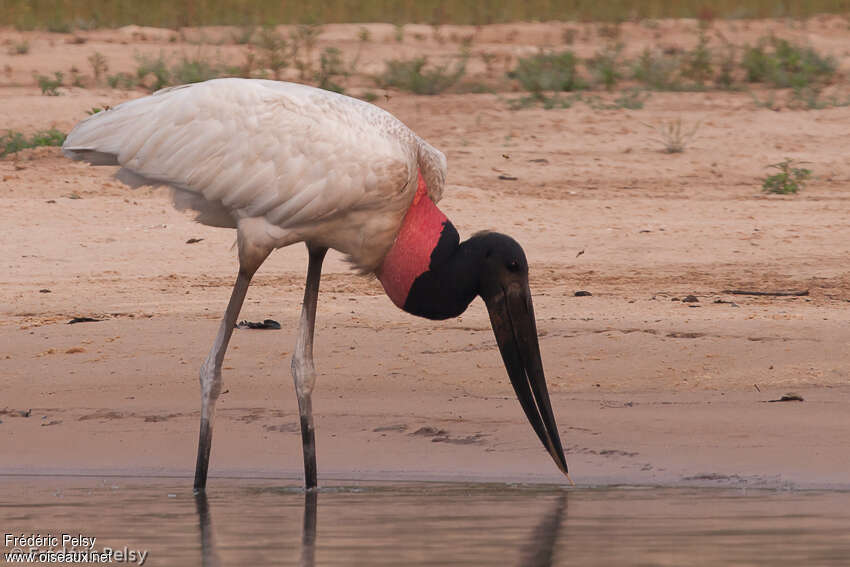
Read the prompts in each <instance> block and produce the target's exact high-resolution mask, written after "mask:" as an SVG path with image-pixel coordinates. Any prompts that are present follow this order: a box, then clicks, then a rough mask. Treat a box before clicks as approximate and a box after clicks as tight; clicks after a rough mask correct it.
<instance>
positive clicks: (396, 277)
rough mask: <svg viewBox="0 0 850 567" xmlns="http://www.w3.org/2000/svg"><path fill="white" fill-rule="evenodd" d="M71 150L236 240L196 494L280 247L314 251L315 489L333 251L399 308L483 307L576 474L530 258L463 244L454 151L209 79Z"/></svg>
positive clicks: (300, 374) (533, 416)
mask: <svg viewBox="0 0 850 567" xmlns="http://www.w3.org/2000/svg"><path fill="white" fill-rule="evenodd" d="M62 150H63V152H64V154H65V155H66V156H68V157H70V158H72V159H75V160H85V161H87V162H89V163H91V164H94V165H118V166H120V169H119V170H118V171H117V173H116V176H117V177H118V178H119V179H120V180H122V181H124V182H125V183H127V184H128V185H130V186H140V185H150V186H159V185H165V186H168V187H170V188H171V190H172V196H173V201H174V204H175V206H176V207H177V208H179V209H181V210H186V209H189V210H192V211H194V212H196V213H197V216H196V220H197V221H199V222H201V223H203V224H206V225H210V226H217V227H226V228H234V229H236V234H237V245H238V258H239V271H238V275H237V277H236V283H235V285H234V287H233V292H232V294H231V297H230V301H229V303H228V305H227V309H226V310H225V313H224V317H223V318H222V321H221V325H220V327H219V330H218V334H217V335H216V338H215V341H214V343H213V346H212V349H211V350H210V353H209V356H208V357H207V359H206V361H205V362H204V363H203V365H202V366H201V370H200V383H201V425H200V435H199V441H198V457H197V464H196V468H195V481H194V488H195V491H196V492H199V491H203V490H204V489H205V487H206V480H207V469H208V465H209V455H210V447H211V444H212V430H213V417H214V411H215V403H216V400H217V398H218V396H219V394H220V392H221V366H222V362H223V360H224V355H225V351H226V350H227V345H228V342H229V341H230V337H231V334H232V333H233V329H234V327H235V325H236V320H237V317H238V314H239V311H240V308H241V306H242V303H243V300H244V299H245V294H246V292H247V290H248V286H249V283H250V281H251V278H252V276H253V275H254V273H255V272H256V271H257V269H258V268H259V267H260V265H261V264H262V263H263V261H264V260H265V259H266V258H267V257H268V255H269V254H270V253H271V252H272V251H273V250H275V249H277V248H281V247H284V246H289V245H290V244H294V243H296V242H304V243H305V244H306V245H307V250H308V255H309V263H308V268H307V280H306V286H305V290H304V301H303V304H302V311H301V318H300V322H299V324H298V331H297V339H296V346H295V351H294V354H293V357H292V375H293V378H294V381H295V391H296V394H297V396H298V407H299V414H300V420H301V435H302V445H303V455H304V471H305V485H306V488H307V489H308V490H309V489H312V488H315V487H316V485H317V483H316V448H315V435H314V423H313V413H312V392H313V386H314V384H315V376H316V372H315V369H314V365H313V329H314V326H315V321H316V303H317V299H318V293H319V280H320V277H321V268H322V261H323V259H324V257H325V253H326V252H327V250H328V249H329V248H333V249H335V250H338V251H340V252H342V253H344V254H346V255H347V257H348V260H349V261H350V262H351V264H352V265H353V267H354V268H355V269H357V270H358V271H359V272H360V273H362V274H374V275H376V276H377V278H378V280H380V282H381V284H382V285H383V287H384V290H385V291H386V293H387V295H388V296H389V298H390V299H391V300H392V301H393V303H395V305H397V306H398V307H400V308H401V309H403V310H404V311H407V312H408V313H411V314H413V315H418V316H420V317H426V318H428V319H448V318H451V317H456V316H458V315H460V314H461V313H463V312H464V311H465V310H466V308H467V306H468V305H469V304H470V303H471V302H472V300H473V299H474V298H475V297H477V296H480V297H481V298H482V299H483V300H484V303H485V304H486V306H487V310H488V312H489V315H490V321H491V323H492V326H493V331H494V333H495V336H496V341H497V343H498V346H499V350H500V352H501V355H502V359H503V361H504V364H505V367H506V369H507V372H508V375H509V377H510V381H511V384H512V385H513V387H514V390H515V392H516V395H517V397H518V398H519V401H520V404H521V405H522V409H523V410H524V411H525V415H526V416H527V418H528V420H529V422H530V423H531V426H532V427H533V428H534V431H535V433H536V434H537V436H538V437H539V438H540V441H541V442H542V443H543V445H544V447H545V448H546V450H547V451H548V452H549V453H550V454H551V456H552V458H553V459H554V460H555V463H556V464H557V466H558V468H559V469H560V470H561V471H563V473H564V474H567V463H566V459H565V457H564V451H563V448H562V446H561V440H560V437H559V435H558V429H557V426H556V424H555V418H554V416H553V413H552V408H551V405H550V401H549V394H548V391H547V388H546V381H545V378H544V374H543V364H542V361H541V358H540V350H539V345H538V340H537V329H536V322H535V319H534V309H533V306H532V300H531V292H530V290H529V286H528V262H527V261H526V257H525V253H524V252H523V249H522V247H520V245H519V244H518V243H517V242H516V241H515V240H513V239H512V238H510V237H508V236H505V235H503V234H498V233H495V232H481V233H478V234H475V235H473V236H472V237H471V238H469V239H468V240H466V241H464V242H460V239H459V236H458V232H457V230H456V229H455V227H454V226H453V225H452V223H451V222H450V221H449V220H448V219H447V218H446V216H445V215H444V214H443V213H442V212H441V211H440V209H438V208H437V206H436V203H437V202H438V201H439V199H440V197H441V196H442V193H443V187H444V185H445V180H446V158H445V156H444V155H443V153H442V152H440V151H438V150H437V149H435V148H434V147H432V146H431V145H429V144H428V143H427V142H425V141H424V140H423V139H422V138H420V137H419V136H417V135H416V134H415V133H414V132H413V131H412V130H410V129H409V128H408V127H407V126H405V125H404V124H403V123H402V122H401V121H400V120H398V119H397V118H395V117H394V116H393V115H391V114H390V113H388V112H386V111H384V110H383V109H381V108H378V107H377V106H374V105H372V104H369V103H366V102H363V101H361V100H357V99H354V98H351V97H348V96H344V95H341V94H337V93H332V92H328V91H324V90H321V89H317V88H313V87H309V86H305V85H299V84H293V83H284V82H277V81H268V80H257V79H236V78H228V79H214V80H210V81H206V82H203V83H196V84H190V85H183V86H178V87H173V88H167V89H164V90H161V91H158V92H156V93H154V94H153V95H150V96H146V97H144V98H140V99H136V100H132V101H129V102H125V103H123V104H120V105H118V106H116V107H114V108H111V109H108V110H105V111H102V112H98V113H97V114H94V115H92V116H90V117H89V118H87V119H85V120H83V121H82V122H80V123H79V124H78V125H77V126H76V127H75V128H74V129H73V130H72V131H71V133H70V134H69V135H68V137H67V139H66V140H65V143H64V145H63V146H62Z"/></svg>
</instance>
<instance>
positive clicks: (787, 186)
mask: <svg viewBox="0 0 850 567" xmlns="http://www.w3.org/2000/svg"><path fill="white" fill-rule="evenodd" d="M793 163H794V162H793V160H791V159H789V158H785V159H784V160H783V161H781V162H779V163H772V164H770V165H769V166H768V167H772V168H774V169H778V170H779V173H776V174H774V175H768V176H767V177H766V178H765V180H764V181H763V182H762V185H761V188H762V191H764V192H765V193H776V194H779V195H789V194H792V193H797V192H798V191H801V190H802V189H804V188H805V186H806V181H807V180H808V179H809V177H811V175H812V170H811V169H805V168H801V167H792V164H793Z"/></svg>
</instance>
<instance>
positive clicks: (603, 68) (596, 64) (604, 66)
mask: <svg viewBox="0 0 850 567" xmlns="http://www.w3.org/2000/svg"><path fill="white" fill-rule="evenodd" d="M622 49H623V46H622V44H618V45H616V46H613V47H612V46H608V47H606V48H605V49H603V50H602V51H599V52H597V53H596V55H595V56H594V57H593V58H592V59H589V60H588V61H587V66H588V68H589V69H590V71H591V73H593V75H594V77H595V79H596V81H597V82H598V83H601V84H603V85H605V90H606V91H611V90H613V89H614V86H615V85H616V84H617V81H619V80H620V79H621V78H622V77H623V76H622V73H621V72H620V61H619V59H620V52H621V51H622Z"/></svg>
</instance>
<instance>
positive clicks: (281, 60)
mask: <svg viewBox="0 0 850 567" xmlns="http://www.w3.org/2000/svg"><path fill="white" fill-rule="evenodd" d="M254 45H256V47H257V49H258V50H259V52H260V55H259V57H258V58H257V59H258V61H257V62H258V63H259V64H260V65H261V66H262V67H264V68H265V69H268V70H269V71H271V74H272V76H273V77H274V78H275V80H279V79H280V74H281V73H282V72H283V70H284V69H286V68H287V67H289V63H290V59H291V57H290V53H289V43H288V42H287V41H286V38H285V37H283V35H282V34H280V33H278V32H277V31H276V30H275V29H274V28H272V27H265V28H263V29H262V31H261V32H260V34H259V37H258V38H257V40H256V41H255V42H254Z"/></svg>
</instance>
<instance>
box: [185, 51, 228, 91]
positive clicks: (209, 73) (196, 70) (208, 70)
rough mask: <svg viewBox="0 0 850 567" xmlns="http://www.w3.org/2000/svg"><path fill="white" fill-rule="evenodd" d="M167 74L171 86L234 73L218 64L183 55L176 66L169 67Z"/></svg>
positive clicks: (199, 57) (201, 58)
mask: <svg viewBox="0 0 850 567" xmlns="http://www.w3.org/2000/svg"><path fill="white" fill-rule="evenodd" d="M169 74H170V76H171V84H175V85H186V84H189V83H200V82H202V81H208V80H209V79H215V78H218V77H225V76H229V75H233V74H235V73H233V70H232V69H230V68H228V67H226V66H223V65H220V64H218V63H213V62H211V61H209V60H208V59H204V58H203V57H201V56H195V57H187V56H185V55H184V56H183V57H181V58H180V61H178V62H177V64H175V65H174V66H173V67H171V69H170V70H169Z"/></svg>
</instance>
